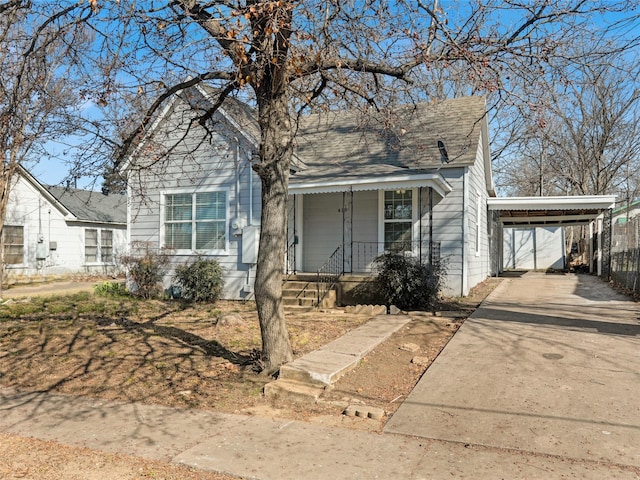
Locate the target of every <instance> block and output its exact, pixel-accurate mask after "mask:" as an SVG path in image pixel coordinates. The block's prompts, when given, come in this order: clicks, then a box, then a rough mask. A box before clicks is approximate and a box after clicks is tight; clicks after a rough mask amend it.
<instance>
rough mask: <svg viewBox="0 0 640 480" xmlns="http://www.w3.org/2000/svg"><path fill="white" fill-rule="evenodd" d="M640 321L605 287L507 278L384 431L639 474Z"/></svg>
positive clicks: (565, 279) (573, 280)
mask: <svg viewBox="0 0 640 480" xmlns="http://www.w3.org/2000/svg"><path fill="white" fill-rule="evenodd" d="M639 317H640V308H639V305H638V304H636V303H635V302H632V301H630V300H629V299H628V298H626V297H624V296H622V295H619V294H617V293H616V292H615V291H614V290H612V289H611V288H610V287H609V286H608V285H607V284H606V283H604V282H602V281H601V280H600V279H598V278H594V277H591V276H587V275H572V274H571V275H558V274H555V275H547V274H543V273H527V274H525V275H523V276H521V277H520V278H507V279H505V280H504V281H503V282H502V283H501V285H500V286H499V287H498V288H497V289H496V290H495V291H494V292H493V293H492V294H491V295H490V296H489V297H488V298H487V300H486V301H485V303H483V305H482V306H481V307H480V308H479V309H478V310H476V312H475V313H474V314H473V315H472V316H471V317H470V318H469V319H468V320H467V321H466V322H465V323H464V325H463V326H462V328H461V329H460V330H459V331H458V333H457V334H456V335H455V336H454V338H453V339H452V340H451V342H449V344H448V345H447V346H446V348H445V349H444V350H443V352H442V353H441V354H440V356H439V357H438V358H437V360H436V361H435V362H434V363H433V365H432V366H431V368H429V370H428V371H427V372H426V373H425V375H424V376H423V377H422V379H421V380H420V382H419V383H418V385H417V386H416V388H415V389H414V390H413V392H412V393H411V394H410V396H409V397H408V398H407V400H406V401H405V402H404V404H403V405H402V406H401V407H400V408H399V409H398V411H397V412H396V413H395V414H394V416H393V417H392V418H391V419H390V421H389V422H388V423H387V425H386V427H385V432H388V433H400V434H407V435H415V436H420V437H427V438H434V439H440V440H447V441H453V442H460V443H462V444H471V445H485V446H491V447H498V448H505V449H513V450H521V451H528V452H534V453H540V454H551V455H554V456H561V457H565V458H566V457H568V458H579V459H587V460H593V461H603V462H607V463H614V464H618V465H629V466H636V467H640V323H639V321H638V319H639Z"/></svg>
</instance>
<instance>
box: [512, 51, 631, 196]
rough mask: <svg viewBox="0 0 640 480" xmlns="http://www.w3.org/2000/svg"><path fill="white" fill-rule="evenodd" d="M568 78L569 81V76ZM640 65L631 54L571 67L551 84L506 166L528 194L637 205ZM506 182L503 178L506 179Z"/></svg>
mask: <svg viewBox="0 0 640 480" xmlns="http://www.w3.org/2000/svg"><path fill="white" fill-rule="evenodd" d="M569 74H570V75H571V76H570V77H569ZM639 75H640V63H639V62H638V61H637V59H636V58H634V57H633V56H632V55H631V54H630V53H625V54H624V55H615V54H613V55H611V56H610V58H607V59H602V60H600V61H593V62H585V63H582V64H574V65H572V68H571V69H570V70H569V69H567V76H566V77H564V78H562V81H558V82H556V83H555V84H552V83H549V84H548V85H549V89H548V90H547V92H545V94H544V96H541V98H544V100H543V101H541V102H540V106H539V107H538V108H537V109H536V110H535V111H534V110H532V111H531V114H530V116H529V121H525V122H523V124H521V126H520V129H519V133H518V135H517V138H516V141H515V143H514V144H513V145H512V149H511V152H510V155H511V159H512V160H513V161H512V162H510V163H507V164H503V165H501V167H502V169H503V173H504V175H503V182H504V183H505V184H507V185H508V187H509V188H510V189H511V191H514V192H516V193H518V194H523V195H538V194H539V195H543V194H562V195H566V194H579V195H597V194H605V193H608V194H611V193H617V194H619V196H620V197H621V198H624V199H627V200H633V199H634V198H635V197H636V196H637V194H638V190H637V180H636V178H637V174H636V172H637V168H638V166H639V162H640V155H639V154H640V135H639V134H640V132H639V131H638V128H639V127H638V119H639V118H638V117H639V115H640V90H638V88H637V85H638V76H639ZM505 177H506V178H505Z"/></svg>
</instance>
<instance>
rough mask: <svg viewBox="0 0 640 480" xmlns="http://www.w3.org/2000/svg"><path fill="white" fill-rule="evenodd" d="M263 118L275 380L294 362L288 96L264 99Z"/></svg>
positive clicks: (265, 300) (266, 268) (262, 267)
mask: <svg viewBox="0 0 640 480" xmlns="http://www.w3.org/2000/svg"><path fill="white" fill-rule="evenodd" d="M258 115H259V122H260V127H261V131H262V137H261V142H260V163H259V164H258V165H254V170H255V171H256V172H257V173H258V174H259V175H260V179H261V181H262V216H261V230H260V249H259V251H258V264H257V269H256V281H255V295H256V306H257V309H258V318H259V321H260V331H261V334H262V362H263V365H264V373H266V374H272V373H274V372H276V371H277V370H278V369H279V368H280V366H281V365H282V364H284V363H287V362H289V361H291V360H292V359H293V352H292V350H291V343H290V342H289V333H288V332H287V327H286V321H285V315H284V309H283V306H282V269H283V266H284V254H285V246H286V225H287V208H286V204H287V195H288V184H289V165H290V162H291V157H292V135H291V119H290V117H289V105H288V102H287V97H286V95H285V94H282V95H278V96H273V93H272V92H268V93H267V94H265V95H264V96H261V95H259V94H258Z"/></svg>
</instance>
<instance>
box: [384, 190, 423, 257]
mask: <svg viewBox="0 0 640 480" xmlns="http://www.w3.org/2000/svg"><path fill="white" fill-rule="evenodd" d="M396 190H410V191H411V250H405V253H406V252H410V253H411V255H413V256H417V255H418V241H419V236H418V235H419V232H418V228H417V227H416V224H417V222H418V216H419V213H418V189H417V188H392V189H388V190H378V254H383V253H384V252H385V251H386V250H385V240H384V227H385V224H386V223H408V222H407V221H406V220H405V219H392V220H391V221H388V220H387V219H385V217H384V210H385V204H384V197H385V192H393V191H396Z"/></svg>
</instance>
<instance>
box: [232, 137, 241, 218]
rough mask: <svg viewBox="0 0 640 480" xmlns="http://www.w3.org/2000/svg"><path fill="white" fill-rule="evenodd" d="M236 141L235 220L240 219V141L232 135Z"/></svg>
mask: <svg viewBox="0 0 640 480" xmlns="http://www.w3.org/2000/svg"><path fill="white" fill-rule="evenodd" d="M233 140H234V141H235V142H236V159H235V163H236V220H239V219H240V141H239V140H238V137H233Z"/></svg>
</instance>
